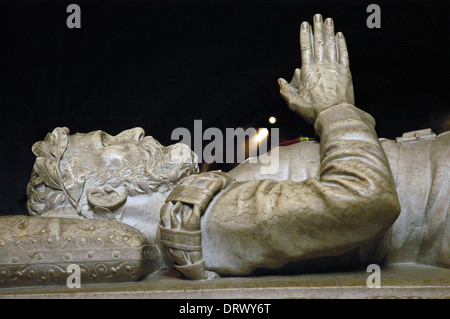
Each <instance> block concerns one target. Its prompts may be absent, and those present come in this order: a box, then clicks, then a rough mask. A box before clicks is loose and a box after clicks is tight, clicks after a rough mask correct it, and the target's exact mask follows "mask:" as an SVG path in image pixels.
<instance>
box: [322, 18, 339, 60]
mask: <svg viewBox="0 0 450 319" xmlns="http://www.w3.org/2000/svg"><path fill="white" fill-rule="evenodd" d="M325 46H326V49H325V51H326V57H327V60H328V61H330V62H334V61H336V58H337V52H336V39H335V37H334V22H333V19H331V18H327V19H326V20H325Z"/></svg>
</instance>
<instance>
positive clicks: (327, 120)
mask: <svg viewBox="0 0 450 319" xmlns="http://www.w3.org/2000/svg"><path fill="white" fill-rule="evenodd" d="M351 120H358V121H363V122H364V123H365V124H367V125H369V126H371V127H375V119H374V118H373V117H372V116H371V115H370V114H369V113H367V112H364V111H363V110H361V109H359V108H357V107H356V106H354V105H351V104H349V103H345V102H344V103H340V104H337V105H335V106H332V107H330V108H328V109H326V110H324V111H322V112H320V113H319V115H318V116H317V118H316V121H315V123H314V129H315V130H316V133H317V134H318V135H319V136H322V133H323V131H324V130H325V129H326V128H328V127H331V126H333V124H336V123H338V122H341V121H351Z"/></svg>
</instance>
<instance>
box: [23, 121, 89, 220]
mask: <svg viewBox="0 0 450 319" xmlns="http://www.w3.org/2000/svg"><path fill="white" fill-rule="evenodd" d="M69 132H70V131H69V129H68V128H67V127H57V128H55V129H54V130H53V132H52V133H48V134H47V136H46V137H45V139H44V140H43V141H39V142H37V143H35V144H34V145H33V147H32V151H33V153H34V154H35V155H36V157H37V158H36V162H35V164H34V168H35V171H36V173H37V175H38V178H37V180H36V181H35V183H36V184H40V183H45V184H46V185H47V186H48V187H51V188H53V189H56V190H60V191H61V192H62V193H63V194H64V195H65V199H66V200H68V201H69V203H70V204H71V205H72V207H74V208H75V209H76V212H77V214H78V215H80V216H82V217H85V218H91V217H90V216H89V215H88V214H87V213H86V212H84V211H83V210H82V209H81V207H80V205H79V204H80V199H81V195H82V193H83V189H84V186H85V182H86V174H85V171H84V167H83V163H82V162H81V159H80V158H78V157H72V158H70V159H69V161H68V164H69V165H67V168H66V169H64V170H62V169H61V159H62V157H63V155H64V153H65V152H66V150H67V146H68V142H69V138H68V135H69Z"/></svg>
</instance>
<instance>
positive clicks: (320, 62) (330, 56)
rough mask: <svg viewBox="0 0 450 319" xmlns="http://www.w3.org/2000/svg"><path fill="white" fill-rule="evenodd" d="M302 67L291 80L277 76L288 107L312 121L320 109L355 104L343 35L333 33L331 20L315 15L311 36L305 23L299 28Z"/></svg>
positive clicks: (309, 29) (308, 26)
mask: <svg viewBox="0 0 450 319" xmlns="http://www.w3.org/2000/svg"><path fill="white" fill-rule="evenodd" d="M300 49H301V61H302V69H301V70H300V69H296V70H295V72H294V76H293V78H292V81H291V82H290V83H288V82H287V81H286V80H284V79H282V78H280V79H279V80H278V84H279V85H280V93H281V96H282V97H283V98H284V100H285V101H286V102H287V104H288V106H289V108H290V109H291V110H292V111H294V112H295V113H297V114H299V115H300V116H301V117H302V118H303V119H305V120H306V121H307V122H308V123H311V124H314V122H315V120H316V118H317V116H318V115H319V113H320V112H322V111H324V110H326V109H327V108H329V107H331V106H333V105H337V104H339V103H342V102H346V103H350V104H352V105H354V103H355V97H354V94H353V83H352V76H351V73H350V66H349V59H348V52H347V45H346V42H345V38H344V35H343V34H342V33H341V32H338V33H337V34H336V36H335V34H334V22H333V20H332V19H331V18H327V19H326V20H325V23H324V22H323V20H322V16H321V15H320V14H316V15H315V16H314V35H312V32H311V27H310V25H309V23H308V22H306V21H305V22H303V23H302V25H301V27H300Z"/></svg>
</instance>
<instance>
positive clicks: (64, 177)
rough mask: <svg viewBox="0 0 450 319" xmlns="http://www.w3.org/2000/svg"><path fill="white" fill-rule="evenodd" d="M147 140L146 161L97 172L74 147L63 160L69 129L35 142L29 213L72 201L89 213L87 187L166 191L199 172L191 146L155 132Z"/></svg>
mask: <svg viewBox="0 0 450 319" xmlns="http://www.w3.org/2000/svg"><path fill="white" fill-rule="evenodd" d="M147 141H148V143H146V144H145V145H143V146H144V149H145V150H146V151H147V153H148V154H149V155H150V160H149V161H147V162H146V163H142V164H141V165H139V166H137V167H135V168H132V167H122V168H119V169H115V170H108V169H106V170H99V171H98V172H97V171H96V170H94V171H91V170H89V169H88V168H87V167H86V166H85V165H83V162H82V161H81V159H80V158H79V157H77V156H76V155H74V154H76V152H75V153H74V154H67V158H64V161H63V162H64V163H62V160H63V155H64V154H66V152H67V149H68V146H69V129H68V128H66V127H63V128H56V129H54V130H53V132H52V133H48V134H47V136H46V138H45V139H44V141H39V142H37V143H35V144H34V145H33V147H32V151H33V153H34V154H35V155H36V157H37V158H36V161H35V163H34V166H33V170H32V174H31V179H30V182H29V183H28V186H27V196H28V202H27V209H28V212H29V214H30V215H42V214H44V213H46V212H48V211H51V210H54V209H56V208H60V207H70V206H71V207H73V208H74V209H75V210H76V211H77V213H78V215H80V216H81V217H84V218H91V217H90V216H91V214H89V213H87V212H86V211H85V210H83V208H82V206H83V205H81V203H80V200H81V199H82V195H83V193H85V188H86V187H98V186H102V185H105V184H109V185H111V186H113V187H118V186H121V185H124V186H125V187H126V188H127V190H128V193H129V194H135V193H141V194H142V193H149V192H165V191H168V190H171V189H172V188H173V187H174V186H175V185H176V184H178V183H179V182H181V181H182V180H183V179H184V178H185V177H187V176H189V175H191V174H194V173H197V172H198V165H197V163H196V157H195V155H194V154H193V153H192V151H191V150H190V149H189V148H187V147H184V146H182V145H180V144H175V145H172V146H169V147H167V148H166V147H164V146H162V145H161V144H160V143H159V142H158V141H156V140H155V139H153V138H149V139H147ZM173 155H175V156H173ZM86 184H89V185H86Z"/></svg>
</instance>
